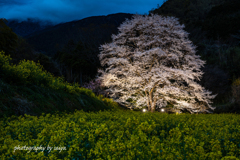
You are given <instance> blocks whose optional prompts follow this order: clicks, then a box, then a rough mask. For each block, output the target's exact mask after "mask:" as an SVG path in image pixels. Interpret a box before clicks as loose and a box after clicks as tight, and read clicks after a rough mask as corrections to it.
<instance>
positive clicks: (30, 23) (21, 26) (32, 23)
mask: <svg viewBox="0 0 240 160" xmlns="http://www.w3.org/2000/svg"><path fill="white" fill-rule="evenodd" d="M7 26H8V27H10V28H12V30H13V32H15V33H16V34H17V35H18V36H21V37H25V36H28V35H29V34H32V33H34V32H38V31H40V30H43V29H45V28H48V27H51V26H53V24H52V23H51V22H47V21H40V20H35V19H30V18H29V19H27V20H26V21H19V20H14V19H9V20H8V22H7Z"/></svg>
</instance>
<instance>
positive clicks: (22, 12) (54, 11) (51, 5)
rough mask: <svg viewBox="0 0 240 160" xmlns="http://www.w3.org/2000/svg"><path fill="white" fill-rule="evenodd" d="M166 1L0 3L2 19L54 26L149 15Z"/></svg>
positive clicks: (36, 0)
mask: <svg viewBox="0 0 240 160" xmlns="http://www.w3.org/2000/svg"><path fill="white" fill-rule="evenodd" d="M163 1H164V0H0V18H5V19H19V20H26V19H27V18H37V19H40V20H48V21H52V22H54V23H61V22H69V21H73V20H80V19H82V18H86V17H90V16H100V15H108V14H113V13H119V12H122V13H132V14H135V13H138V14H145V13H146V14H148V11H150V10H151V9H152V8H157V5H158V4H159V5H160V6H161V5H162V3H163Z"/></svg>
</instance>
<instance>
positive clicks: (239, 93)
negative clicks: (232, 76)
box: [232, 78, 240, 105]
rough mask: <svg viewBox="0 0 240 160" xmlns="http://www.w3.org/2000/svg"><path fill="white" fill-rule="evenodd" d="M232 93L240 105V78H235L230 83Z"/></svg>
mask: <svg viewBox="0 0 240 160" xmlns="http://www.w3.org/2000/svg"><path fill="white" fill-rule="evenodd" d="M232 95H233V98H234V100H235V102H236V103H237V104H238V105H240V78H238V79H236V80H235V81H234V82H233V84H232Z"/></svg>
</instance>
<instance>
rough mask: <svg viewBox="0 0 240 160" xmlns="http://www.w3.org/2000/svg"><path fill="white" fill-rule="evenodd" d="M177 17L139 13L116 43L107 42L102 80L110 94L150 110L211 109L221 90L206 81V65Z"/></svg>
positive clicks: (114, 37) (102, 55) (122, 28)
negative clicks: (214, 91)
mask: <svg viewBox="0 0 240 160" xmlns="http://www.w3.org/2000/svg"><path fill="white" fill-rule="evenodd" d="M183 28H184V25H180V24H179V22H178V19H177V18H174V17H162V16H159V15H153V14H151V15H150V16H147V15H145V16H143V15H134V16H133V19H132V20H128V19H127V20H126V21H125V22H124V23H123V24H121V25H120V27H119V28H118V29H119V33H118V35H112V43H108V44H104V45H101V47H100V50H101V53H100V54H99V59H100V62H101V65H102V66H103V67H105V68H106V69H104V70H100V69H99V70H98V72H99V74H98V76H97V79H98V80H101V82H102V83H103V85H104V86H105V87H107V89H106V91H107V92H109V93H110V94H109V96H110V97H111V98H113V99H114V100H115V101H116V102H118V103H119V104H121V105H124V106H127V107H129V108H142V107H147V109H148V111H151V112H154V111H155V110H156V109H159V108H164V107H166V105H167V104H172V105H173V106H174V108H175V109H179V110H183V109H187V110H188V111H189V112H190V113H196V112H204V111H205V112H209V113H212V112H211V111H209V110H208V109H211V110H214V109H215V108H214V107H211V105H210V103H212V102H211V101H210V99H213V98H215V96H216V95H210V94H211V92H210V91H207V90H205V89H204V88H203V87H202V86H200V85H199V84H198V83H197V82H196V80H200V78H201V77H202V74H203V72H201V70H200V68H201V67H202V66H203V65H204V64H205V62H204V61H202V60H201V59H200V56H198V55H196V54H195V53H196V50H195V49H196V46H194V45H193V44H192V42H191V41H190V40H189V39H188V33H187V32H186V31H184V30H183Z"/></svg>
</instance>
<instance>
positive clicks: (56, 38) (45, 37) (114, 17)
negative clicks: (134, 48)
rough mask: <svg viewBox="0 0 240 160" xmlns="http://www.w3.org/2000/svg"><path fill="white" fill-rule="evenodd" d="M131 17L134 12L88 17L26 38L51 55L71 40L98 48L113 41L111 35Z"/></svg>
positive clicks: (49, 28) (34, 45) (36, 48)
mask: <svg viewBox="0 0 240 160" xmlns="http://www.w3.org/2000/svg"><path fill="white" fill-rule="evenodd" d="M131 17H132V14H127V13H117V14H110V15H107V16H94V17H88V18H84V19H82V20H78V21H72V22H67V23H61V24H58V25H55V26H52V27H48V28H46V29H43V30H41V31H38V32H34V33H32V34H30V35H28V36H26V39H27V41H28V43H29V44H31V45H32V46H33V47H34V48H35V50H37V51H41V52H42V53H44V54H46V55H48V56H50V57H52V56H53V55H54V54H55V53H56V52H57V51H58V50H61V49H62V48H63V46H64V45H66V44H67V43H68V42H69V41H70V40H72V41H74V42H79V41H82V42H83V43H87V44H90V45H91V46H93V47H94V48H95V49H98V47H99V46H100V45H101V44H104V43H105V42H109V41H111V35H112V34H117V32H118V29H117V28H118V27H119V25H120V24H121V23H122V22H123V21H125V19H126V18H128V19H131Z"/></svg>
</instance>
